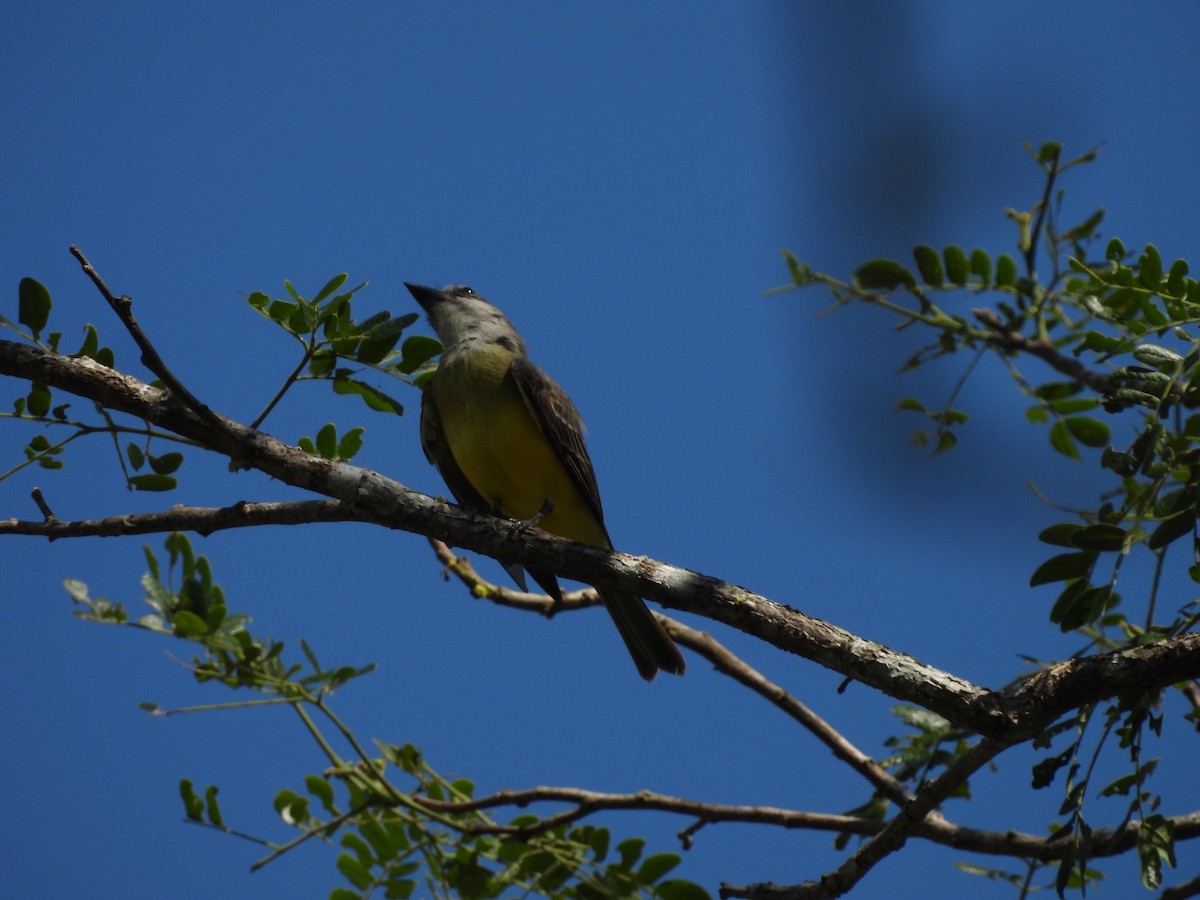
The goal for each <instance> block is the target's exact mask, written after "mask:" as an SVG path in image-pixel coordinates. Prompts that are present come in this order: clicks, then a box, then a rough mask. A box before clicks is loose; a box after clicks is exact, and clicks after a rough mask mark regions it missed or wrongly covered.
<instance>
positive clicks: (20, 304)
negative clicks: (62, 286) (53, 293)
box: [17, 278, 51, 338]
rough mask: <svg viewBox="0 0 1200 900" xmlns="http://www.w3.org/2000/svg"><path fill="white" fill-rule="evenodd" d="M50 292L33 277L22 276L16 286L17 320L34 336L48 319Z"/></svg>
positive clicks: (40, 331)
mask: <svg viewBox="0 0 1200 900" xmlns="http://www.w3.org/2000/svg"><path fill="white" fill-rule="evenodd" d="M50 306H51V303H50V292H49V291H48V290H46V287H45V285H43V284H42V283H41V282H40V281H38V280H36V279H34V278H22V279H21V283H20V284H19V285H18V287H17V320H18V321H19V322H20V323H21V324H22V325H25V326H26V327H28V328H29V330H30V331H32V332H33V336H34V337H35V338H36V337H38V335H40V334H41V333H42V329H43V328H45V327H46V323H47V322H49V321H50Z"/></svg>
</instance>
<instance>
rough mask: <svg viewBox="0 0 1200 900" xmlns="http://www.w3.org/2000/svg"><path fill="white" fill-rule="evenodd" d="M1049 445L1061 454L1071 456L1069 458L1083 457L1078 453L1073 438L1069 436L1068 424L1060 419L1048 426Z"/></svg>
mask: <svg viewBox="0 0 1200 900" xmlns="http://www.w3.org/2000/svg"><path fill="white" fill-rule="evenodd" d="M1050 446H1052V447H1053V448H1054V449H1055V450H1057V451H1058V452H1059V453H1061V454H1062V455H1063V456H1069V457H1071V459H1082V458H1083V457H1081V456H1080V455H1079V450H1078V449H1076V447H1075V440H1074V438H1072V437H1071V428H1070V426H1068V425H1067V423H1066V422H1064V421H1062V420H1060V421H1058V422H1055V423H1054V424H1053V425H1051V426H1050Z"/></svg>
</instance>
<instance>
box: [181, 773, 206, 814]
mask: <svg viewBox="0 0 1200 900" xmlns="http://www.w3.org/2000/svg"><path fill="white" fill-rule="evenodd" d="M179 796H180V798H181V799H182V800H183V813H184V815H185V816H187V817H188V818H189V819H191V820H192V821H193V822H203V821H204V801H203V800H201V799H200V797H199V795H197V793H196V791H195V790H194V789H193V787H192V782H191V779H189V778H181V779H180V780H179Z"/></svg>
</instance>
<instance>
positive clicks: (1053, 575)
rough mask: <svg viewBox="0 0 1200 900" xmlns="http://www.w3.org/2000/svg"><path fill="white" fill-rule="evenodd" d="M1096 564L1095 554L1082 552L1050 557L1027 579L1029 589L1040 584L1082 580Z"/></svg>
mask: <svg viewBox="0 0 1200 900" xmlns="http://www.w3.org/2000/svg"><path fill="white" fill-rule="evenodd" d="M1095 563H1096V553H1095V552H1093V551H1084V552H1079V553H1060V554H1059V555H1058V556H1052V557H1050V558H1049V559H1048V560H1046V561H1045V562H1044V563H1042V564H1041V565H1040V566H1038V567H1037V569H1036V571H1034V573H1033V575H1032V576H1031V577H1030V579H1029V586H1030V587H1037V586H1038V585H1040V584H1051V583H1052V582H1055V581H1067V580H1069V579H1072V578H1084V577H1086V576H1087V575H1088V574H1089V573H1090V572H1091V571H1092V566H1093V565H1095Z"/></svg>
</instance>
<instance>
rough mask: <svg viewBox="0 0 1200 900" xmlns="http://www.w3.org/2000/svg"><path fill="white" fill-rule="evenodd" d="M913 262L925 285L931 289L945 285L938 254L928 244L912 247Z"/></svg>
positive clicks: (944, 275) (944, 276)
mask: <svg viewBox="0 0 1200 900" xmlns="http://www.w3.org/2000/svg"><path fill="white" fill-rule="evenodd" d="M913 260H914V261H915V262H916V264H917V271H918V272H920V273H921V278H922V279H924V281H925V283H926V284H928V285H930V286H931V287H940V286H941V285H942V284H944V283H945V281H946V274H945V272H943V271H942V259H941V257H940V256H938V252H937V251H936V250H934V249H933V248H932V247H930V246H929V245H928V244H917V246H915V247H913Z"/></svg>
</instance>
